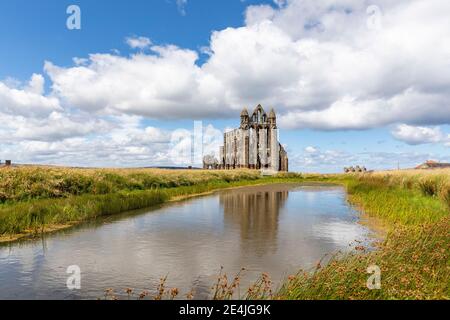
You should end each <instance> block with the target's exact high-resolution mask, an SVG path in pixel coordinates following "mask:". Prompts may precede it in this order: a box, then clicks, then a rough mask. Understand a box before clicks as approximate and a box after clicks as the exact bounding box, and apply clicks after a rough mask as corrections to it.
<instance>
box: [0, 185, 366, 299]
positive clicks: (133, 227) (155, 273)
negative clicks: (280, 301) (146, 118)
mask: <svg viewBox="0 0 450 320" xmlns="http://www.w3.org/2000/svg"><path fill="white" fill-rule="evenodd" d="M368 235H369V231H368V230H367V229H366V228H364V227H363V226H362V225H360V224H359V223H358V212H356V211H355V210H354V209H352V208H351V207H350V206H349V205H348V204H347V202H346V194H345V190H344V189H343V188H341V187H317V186H295V185H273V186H262V187H249V188H242V189H235V190H228V191H222V192H218V193H216V194H213V195H211V196H206V197H201V198H195V199H191V200H188V201H184V202H180V203H175V204H167V205H164V206H162V207H160V208H156V209H153V210H148V209H147V210H146V211H143V212H139V213H136V212H134V213H128V214H125V215H121V216H118V217H114V218H113V219H110V220H109V221H108V220H101V221H96V222H91V223H88V224H84V225H82V226H80V227H77V228H74V229H71V230H66V231H63V232H59V233H56V234H53V235H50V236H46V237H45V238H43V239H39V240H33V241H25V242H20V243H15V244H12V245H7V246H3V247H0V299H97V298H100V297H102V296H103V293H104V291H105V289H108V288H114V289H115V290H116V291H118V292H122V293H123V290H124V289H125V288H134V289H135V290H136V291H139V290H144V289H145V290H150V291H152V290H154V289H156V287H157V285H158V284H159V279H160V278H161V277H164V276H166V275H167V276H168V280H167V286H168V287H177V288H179V289H180V291H181V293H184V294H186V293H188V292H190V291H191V290H192V289H193V290H194V292H195V297H196V298H206V297H208V295H209V294H210V292H211V287H212V285H213V284H214V282H215V280H216V278H217V276H218V274H219V271H220V267H221V266H223V267H224V271H225V272H227V273H228V274H230V276H231V275H232V276H234V275H235V274H236V273H237V272H239V270H240V269H241V268H242V267H245V268H246V269H247V271H245V273H244V277H243V279H242V285H243V286H246V285H249V284H250V283H251V282H253V281H254V280H256V278H257V277H258V276H259V275H260V274H261V273H262V272H267V273H268V274H269V275H270V276H271V278H272V279H273V280H274V282H275V283H280V282H281V280H282V279H283V278H285V277H287V276H289V275H290V274H295V273H296V271H298V270H299V269H300V268H310V267H312V266H314V265H315V264H316V263H317V262H318V261H319V260H320V259H321V258H323V257H324V255H326V254H328V253H332V252H336V251H338V250H344V251H345V250H351V243H352V242H353V244H355V242H354V241H355V240H357V241H363V242H365V241H368ZM72 265H77V266H79V267H80V269H81V290H78V291H70V290H68V289H67V286H66V281H67V278H68V277H69V276H70V275H69V274H67V273H66V270H67V267H68V266H72Z"/></svg>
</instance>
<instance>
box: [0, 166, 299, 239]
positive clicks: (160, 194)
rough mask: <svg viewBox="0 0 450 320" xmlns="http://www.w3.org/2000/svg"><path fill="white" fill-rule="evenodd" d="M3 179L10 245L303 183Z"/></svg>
mask: <svg viewBox="0 0 450 320" xmlns="http://www.w3.org/2000/svg"><path fill="white" fill-rule="evenodd" d="M0 176H1V177H2V178H3V180H1V182H0V185H1V186H3V187H2V188H1V189H0V194H2V195H3V204H0V240H2V239H1V237H2V236H3V240H4V241H9V240H12V239H15V238H17V236H18V235H28V234H40V233H43V232H47V231H49V230H51V229H53V228H55V227H56V228H58V227H63V226H67V225H72V224H75V223H79V222H82V221H86V220H89V219H93V218H97V217H100V216H108V215H113V214H118V213H122V212H125V211H130V210H135V209H141V208H146V207H150V206H155V205H158V204H161V203H164V202H166V201H169V200H171V199H176V198H179V197H184V196H188V195H193V194H201V193H205V192H209V191H213V190H218V189H222V188H227V187H237V186H245V185H254V184H262V183H276V182H286V181H300V180H301V176H300V175H296V174H290V175H284V176H283V177H261V176H260V174H259V172H258V171H250V170H237V171H192V170H189V171H187V170H186V171H174V170H150V169H149V170H145V169H141V170H138V169H136V170H131V169H130V170H120V169H116V170H104V169H100V170H95V169H62V168H61V169H55V168H14V169H6V170H5V169H3V170H0ZM5 186H6V187H5Z"/></svg>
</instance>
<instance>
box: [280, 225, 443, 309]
mask: <svg viewBox="0 0 450 320" xmlns="http://www.w3.org/2000/svg"><path fill="white" fill-rule="evenodd" d="M449 223H450V221H449V219H448V218H444V219H442V220H440V221H439V222H437V223H433V224H429V225H427V226H426V227H423V228H421V229H420V230H413V229H410V228H401V229H399V230H397V231H396V232H391V233H390V234H389V236H388V238H387V240H386V241H385V242H384V243H383V244H382V245H381V247H380V248H379V249H378V250H377V251H374V252H369V253H365V254H361V253H359V254H358V253H352V254H349V255H346V256H339V255H338V256H335V258H334V259H333V260H332V261H331V262H330V263H329V264H328V265H327V266H325V267H320V268H317V269H316V270H314V271H313V272H300V273H299V274H297V275H294V276H291V277H290V278H289V279H287V280H286V282H285V283H284V285H283V286H282V288H281V289H280V290H279V291H278V292H277V293H276V295H275V297H274V298H275V299H282V300H311V299H316V300H324V299H327V300H329V299H332V300H343V299H346V300H347V299H358V300H362V299H368V300H373V299H384V300H386V299H387V300H392V299H396V300H398V299H401V300H405V299H420V300H424V299H450V276H449V275H450V265H449V259H450V251H449V248H450V237H449V235H448V230H449V229H448V228H449ZM372 265H376V266H378V267H379V268H380V270H381V289H380V290H369V289H368V287H367V281H368V278H369V276H370V274H368V272H367V270H368V267H369V266H372Z"/></svg>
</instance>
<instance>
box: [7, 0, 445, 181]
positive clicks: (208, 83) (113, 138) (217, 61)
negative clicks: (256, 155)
mask: <svg viewBox="0 0 450 320" xmlns="http://www.w3.org/2000/svg"><path fill="white" fill-rule="evenodd" d="M327 3H328V1H318V2H314V1H312V0H291V1H271V0H267V1H257V0H254V1H250V0H246V1H242V0H227V1H207V0H188V1H185V2H183V1H176V0H152V1H145V0H133V1H122V0H117V1H107V0H96V1H90V0H86V1H63V0H39V1H27V0H13V1H12V0H11V1H9V0H3V1H1V3H0V39H1V43H2V50H0V120H1V121H3V123H4V126H3V128H1V127H0V137H2V140H0V159H3V158H7V157H8V158H12V159H15V160H16V161H18V162H23V163H30V162H32V163H54V164H65V165H78V164H80V163H79V161H78V159H77V155H79V156H80V157H81V158H85V159H86V160H85V162H82V163H81V164H82V165H89V164H92V165H105V166H140V165H144V166H150V165H167V164H171V161H170V151H167V150H164V147H163V145H164V144H167V145H169V149H170V148H172V149H173V148H174V145H173V144H172V145H171V144H170V143H169V140H171V139H170V138H169V136H173V132H174V131H175V130H176V129H184V130H192V126H193V121H195V120H202V121H203V123H204V125H205V126H207V125H211V128H210V129H211V130H210V131H211V132H215V133H216V135H217V131H222V130H224V129H226V128H231V127H236V126H237V125H238V121H239V118H238V117H239V110H240V109H242V108H243V107H244V106H246V107H248V108H253V107H254V106H256V105H257V104H258V103H262V104H263V106H265V107H267V108H269V107H275V108H276V110H277V111H278V113H279V116H280V120H279V123H280V125H279V126H280V138H281V139H280V140H281V143H283V144H285V145H286V146H287V149H288V151H289V155H290V158H291V168H292V169H293V170H296V171H308V172H316V171H319V172H338V171H341V170H342V167H343V166H349V165H366V166H367V167H368V168H370V169H384V168H394V167H396V166H397V165H398V163H399V164H400V166H401V167H411V166H414V165H416V164H419V163H420V162H423V161H425V160H427V159H429V158H430V159H437V160H442V161H450V151H449V149H450V148H449V145H450V135H449V132H450V126H449V119H450V107H449V104H448V101H449V100H448V98H449V97H450V93H449V89H448V87H449V86H447V85H448V84H449V82H450V80H449V79H448V77H444V76H441V75H438V74H437V73H434V72H437V71H438V70H439V69H440V67H441V68H442V67H444V68H445V67H448V63H449V62H448V61H450V58H449V54H448V52H446V51H445V48H444V47H443V48H440V47H437V48H435V51H434V52H428V51H423V52H422V51H421V52H418V51H417V52H416V51H414V50H415V48H422V47H423V46H424V43H426V41H431V40H432V39H434V38H438V39H439V41H440V42H445V41H443V37H442V35H441V34H439V32H437V31H438V30H439V29H441V28H442V26H444V27H446V26H447V24H446V23H447V22H446V21H445V19H444V18H442V19H441V17H440V15H439V14H434V13H435V12H439V9H438V8H437V6H435V4H437V2H436V1H430V2H428V5H429V9H430V10H429V11H430V12H431V13H430V14H431V16H426V15H425V14H423V13H421V12H423V10H422V11H420V10H419V9H420V5H421V3H420V1H418V0H415V1H412V2H408V1H399V2H398V4H396V5H393V4H388V2H386V1H383V0H380V1H375V3H378V5H379V8H381V9H382V10H381V11H382V12H383V15H384V17H386V19H385V20H384V21H388V22H384V25H383V27H384V29H381V31H379V32H378V33H374V32H373V30H370V28H369V27H370V26H369V25H368V26H367V27H366V19H369V18H370V16H367V14H368V13H367V12H368V11H367V10H366V9H367V8H368V6H367V5H365V4H364V2H361V1H337V2H336V5H334V6H330V5H328V4H327ZM361 3H362V4H361ZM72 4H76V5H78V6H79V7H80V8H81V12H82V16H81V21H82V29H81V30H68V29H67V28H66V19H67V18H68V15H67V14H66V8H67V7H68V6H69V5H72ZM416 7H417V8H416ZM434 7H436V11H433V10H431V9H434ZM399 9H401V10H399ZM446 9H448V8H442V7H441V9H440V10H441V11H444V12H445V11H446ZM399 12H401V13H399ZM433 14H434V15H433ZM393 18H396V21H402V19H404V21H410V19H411V18H414V19H415V20H414V21H417V23H416V24H415V25H408V28H409V29H408V30H405V32H410V31H411V28H417V30H418V32H416V34H417V35H418V36H417V39H415V40H414V42H407V41H406V40H404V41H405V43H403V44H402V43H401V41H402V40H399V41H395V43H396V45H399V46H400V48H408V49H409V50H405V51H404V52H403V51H402V50H399V49H398V47H396V46H394V45H393V44H392V42H391V41H390V39H392V38H393V37H401V32H399V28H400V31H402V30H401V28H402V27H403V26H404V25H406V24H401V23H400V24H397V25H396V24H394V23H392V22H390V21H391V20H394V19H393ZM428 19H433V23H432V24H431V25H430V24H429V23H427V22H428V21H429V20H428ZM447 20H448V19H447ZM397 23H398V22H397ZM425 25H427V26H428V27H427V28H425V27H424V26H425ZM311 26H314V27H311ZM367 29H369V30H367ZM215 31H216V34H215V36H214V38H211V37H212V34H213V32H215ZM434 31H436V32H434ZM428 32H430V34H428ZM431 33H433V34H434V36H433V38H431V37H430V35H431ZM436 33H437V34H436ZM139 37H141V39H148V41H149V42H151V44H150V45H146V46H144V47H142V48H141V49H139V48H132V47H131V46H130V44H129V42H128V43H127V39H139ZM367 37H373V39H374V40H373V41H375V42H377V41H379V42H380V43H381V44H382V47H383V48H384V51H383V52H382V53H380V52H379V51H378V50H377V49H376V48H375V46H372V45H370V44H367V43H365V42H364V41H363V39H365V38H367ZM403 38H404V37H403ZM430 38H431V39H430ZM253 41H255V42H254V43H253ZM247 42H248V44H247ZM399 42H400V44H399ZM402 45H403V47H401V46H402ZM246 46H248V47H246ZM378 47H380V46H378ZM160 48H163V49H160ZM441 49H442V50H441ZM161 50H163V51H161ZM253 50H255V52H254V53H253ZM340 50H342V52H341V51H340ZM417 50H419V49H417ZM420 50H422V49H420ZM398 52H400V53H398ZM247 53H248V54H247ZM250 53H252V54H253V55H252V54H250ZM367 53H369V54H370V55H369V54H368V55H367V57H364V56H363V55H365V54H367ZM91 54H100V56H98V57H97V58H90V55H91ZM361 56H363V57H362V58H361ZM305 57H306V58H305ZM74 58H82V59H85V60H83V62H80V63H78V64H77V63H75V62H74ZM360 58H361V60H359V59H360ZM422 59H423V60H422ZM447 59H448V60H447ZM99 61H100V62H99ZM424 61H425V62H424ZM46 62H47V63H46ZM94 62H95V63H94ZM372 62H373V63H372ZM406 62H407V63H408V64H407V65H405V63H406ZM96 63H97V64H96ZM104 64H106V65H107V66H108V67H107V68H105V67H102V66H103V65H104ZM347 64H348V65H347ZM444 64H445V65H444ZM374 65H376V66H377V67H374ZM419 66H420V67H419ZM145 68H148V76H149V78H148V79H146V78H145V72H142V73H143V74H141V73H139V72H138V70H147V69H145ZM294 69H295V70H294ZM114 70H116V71H117V70H119V72H123V73H121V74H120V75H118V76H117V79H111V72H113V71H114ZM293 70H294V71H295V72H294V71H293ZM405 70H406V71H405ZM172 71H173V74H172V73H171V72H172ZM291 71H292V72H291ZM411 71H412V72H411ZM78 72H81V73H78ZM136 72H138V73H139V74H138V77H139V81H136V83H130V82H129V81H125V80H124V81H125V82H124V83H120V82H121V81H122V80H123V79H134V78H135V75H136ZM93 73H95V80H91V78H90V77H91V76H92V74H93ZM33 74H35V75H37V76H36V77H35V79H34V81H31V82H30V83H29V84H28V82H29V81H30V78H31V77H32V76H33ZM166 74H167V75H168V76H167V78H165V75H166ZM178 74H181V75H182V76H180V79H181V80H180V79H178ZM157 75H159V76H157ZM169 75H171V76H169ZM173 75H175V76H173ZM88 78H89V81H94V82H92V83H91V82H86V83H83V79H88ZM113 78H114V77H113ZM31 79H32V78H31ZM210 79H213V80H210ZM86 81H87V80H86ZM132 81H133V80H132ZM172 82H173V85H172ZM32 83H34V85H32ZM103 83H106V84H107V89H105V88H104V87H101V85H100V84H103ZM161 83H164V84H165V85H164V86H163V87H161V88H160V84H161ZM192 83H199V85H198V87H192V88H191V85H192ZM2 85H3V87H2ZM41 85H42V89H43V90H40V89H39V88H40V86H41ZM115 86H117V87H115ZM142 86H144V87H142ZM30 87H32V88H35V89H30ZM36 88H37V89H36ZM153 88H160V89H155V90H156V91H158V90H159V91H158V92H157V93H155V95H156V96H158V97H157V98H155V97H154V96H149V98H148V99H149V102H148V104H147V103H146V100H145V99H142V100H141V99H140V98H139V96H142V95H143V96H146V92H147V91H148V90H150V91H152V90H153ZM272 89H273V91H272ZM2 90H3V91H2ZM116 92H117V94H116ZM161 92H164V94H163V96H164V98H161V97H160V95H162V94H161ZM2 95H3V96H2ZM109 95H111V97H109ZM128 97H133V98H132V99H131V98H128ZM153 98H154V101H153V100H152V101H150V100H151V99H153ZM183 99H186V101H189V103H188V102H186V103H185V104H184V103H183V101H184V100H183ZM30 101H32V102H30ZM158 101H159V102H158ZM161 101H163V102H161ZM2 108H3V109H2ZM162 110H163V111H164V112H166V113H167V114H169V115H170V117H166V116H164V115H163V112H162ZM38 111H39V112H38ZM346 112H348V114H347V115H346V116H343V113H346ZM6 123H9V125H7V124H6ZM11 123H14V125H13V124H11ZM55 123H59V124H58V125H55ZM81 127H84V128H83V129H80V128H81ZM52 128H53V129H52ZM147 128H151V129H148V130H147V131H146V129H147ZM214 130H216V131H214ZM33 132H34V133H36V132H37V134H32V133H33ZM148 134H152V135H154V136H153V137H151V138H148V137H147V138H146V137H145V135H148ZM8 136H10V137H11V136H12V137H13V138H12V139H11V140H8V139H7V137H8ZM136 141H139V143H138V142H136ZM175 147H177V145H176V144H175ZM101 148H104V150H103V152H100V151H98V150H99V149H101ZM208 148H216V146H209V147H208ZM92 150H96V152H93V151H92ZM208 150H210V149H208ZM149 152H150V153H152V156H146V153H149ZM111 153H117V156H112V155H111Z"/></svg>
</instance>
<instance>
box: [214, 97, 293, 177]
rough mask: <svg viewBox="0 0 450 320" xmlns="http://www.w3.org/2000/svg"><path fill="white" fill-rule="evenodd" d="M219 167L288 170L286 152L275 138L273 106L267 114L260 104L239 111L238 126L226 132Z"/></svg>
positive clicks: (275, 118)
mask: <svg viewBox="0 0 450 320" xmlns="http://www.w3.org/2000/svg"><path fill="white" fill-rule="evenodd" d="M218 168H219V169H225V170H230V169H239V168H248V169H265V170H268V171H288V170H289V160H288V156H287V153H286V151H285V150H284V148H283V146H282V145H281V144H280V143H279V141H278V128H277V117H276V114H275V111H274V110H273V109H272V110H271V111H270V113H269V115H267V114H266V112H265V111H264V109H263V107H262V106H261V105H258V106H257V107H256V108H255V110H254V111H253V113H252V114H249V112H248V110H247V109H244V110H243V111H242V113H241V126H240V128H239V129H235V130H233V131H230V132H227V133H225V136H224V145H223V147H221V148H220V158H219V163H218Z"/></svg>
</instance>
